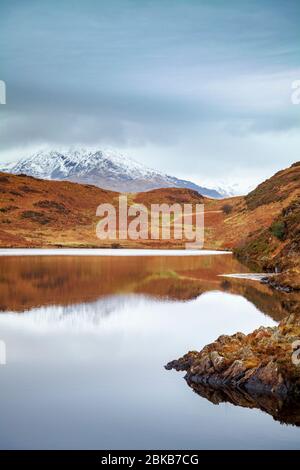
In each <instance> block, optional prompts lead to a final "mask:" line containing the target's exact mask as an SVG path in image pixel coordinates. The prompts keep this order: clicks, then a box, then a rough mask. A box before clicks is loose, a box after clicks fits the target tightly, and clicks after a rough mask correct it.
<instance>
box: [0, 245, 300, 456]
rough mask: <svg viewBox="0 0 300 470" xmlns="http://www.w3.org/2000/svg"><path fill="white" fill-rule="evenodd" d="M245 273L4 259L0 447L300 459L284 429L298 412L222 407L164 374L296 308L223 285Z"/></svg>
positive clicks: (291, 433) (211, 261) (0, 273)
mask: <svg viewBox="0 0 300 470" xmlns="http://www.w3.org/2000/svg"><path fill="white" fill-rule="evenodd" d="M246 272H247V269H246V268H245V267H244V266H242V265H240V264H239V263H238V262H237V261H236V260H235V259H233V257H232V256H231V255H228V254H227V255H207V256H172V257H170V256H146V257H143V256H134V257H132V256H131V257H127V256H120V257H119V256H105V257H101V256H97V257H94V256H80V257H78V256H51V257H48V256H30V257H28V256H7V257H6V256H4V257H1V258H0V311H1V313H0V339H1V340H2V341H4V342H5V345H6V354H7V358H6V359H7V363H6V365H1V366H0V386H1V400H0V416H1V420H0V447H1V448H4V449H40V448H43V449H57V448H69V449H75V448H87V449H93V448H100V449H115V448H118V449H126V448H131V449H137V448H145V449H215V448H219V449H221V448H222V449H232V448H235V449H246V448H256V449H284V448H294V449H296V448H300V428H299V427H297V426H292V425H289V424H282V423H281V422H280V421H284V422H285V423H289V422H294V421H295V420H294V419H293V416H291V413H292V415H293V413H298V411H297V410H295V411H293V410H292V411H291V410H289V412H288V415H287V416H286V414H284V413H282V414H283V415H284V419H282V414H281V415H280V414H279V415H278V406H279V407H280V404H279V405H278V404H276V406H273V405H272V404H271V405H270V406H268V405H266V406H265V408H264V409H265V411H267V412H264V411H262V410H261V408H262V407H261V406H260V407H259V406H254V407H252V409H250V408H247V407H245V406H234V405H232V404H231V403H220V404H219V405H215V404H213V403H212V402H211V401H209V400H207V399H206V398H203V397H200V396H199V395H197V394H196V393H194V392H193V391H192V390H191V389H190V388H189V387H188V386H187V384H186V382H185V380H184V379H183V375H184V374H183V373H178V372H174V371H166V370H165V369H164V365H165V364H166V363H167V362H169V361H170V360H172V359H175V358H178V357H179V356H181V355H182V354H184V353H186V352H187V351H189V350H192V349H197V350H199V349H201V348H202V347H203V346H204V345H205V344H207V343H210V342H212V341H213V340H215V339H216V338H217V337H218V336H219V335H221V334H233V333H235V332H236V331H243V332H244V333H247V332H250V331H252V330H253V329H255V328H256V327H258V326H260V325H270V326H272V325H275V324H276V322H278V321H279V320H280V319H281V318H283V317H284V316H285V315H287V314H288V313H289V311H291V310H293V309H295V308H297V305H298V302H299V299H298V298H297V296H296V295H295V294H294V295H293V294H290V295H289V294H279V293H277V292H274V291H271V290H270V289H269V288H268V287H267V286H265V285H262V284H260V283H259V282H257V281H255V280H247V279H236V278H224V277H221V276H220V275H221V274H226V273H228V274H232V273H246ZM272 415H273V416H272ZM274 418H276V420H275V419H274Z"/></svg>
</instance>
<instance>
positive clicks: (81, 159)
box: [0, 149, 224, 198]
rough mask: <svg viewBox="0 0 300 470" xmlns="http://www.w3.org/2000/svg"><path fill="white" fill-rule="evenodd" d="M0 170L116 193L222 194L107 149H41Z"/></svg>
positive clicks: (220, 195) (212, 195)
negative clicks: (177, 190) (181, 190)
mask: <svg viewBox="0 0 300 470" xmlns="http://www.w3.org/2000/svg"><path fill="white" fill-rule="evenodd" d="M0 171H3V172H7V173H13V174H25V175H28V176H34V177H36V178H41V179H52V180H68V181H73V182H76V183H84V184H93V185H95V186H98V187H100V188H104V189H110V190H114V191H120V192H140V191H147V190H150V189H156V188H166V187H178V188H188V189H194V190H196V191H198V192H199V193H200V194H202V195H204V196H209V197H214V198H221V197H224V195H223V194H221V193H220V192H218V191H217V190H215V189H209V188H205V187H201V186H198V185H197V184H195V183H192V182H191V181H187V180H182V179H178V178H176V177H174V176H170V175H167V174H165V173H162V172H159V171H156V170H153V169H151V168H148V167H146V166H144V165H142V164H140V163H138V162H136V161H135V160H133V159H131V158H128V157H126V156H124V155H121V154H118V153H116V152H114V151H111V150H105V151H104V150H91V149H75V150H73V149H71V150H70V149H69V150H66V151H65V150H64V151H58V150H50V151H45V150H42V151H39V152H37V153H35V154H33V155H31V156H29V157H23V158H21V159H20V160H19V161H17V162H13V163H9V164H7V165H2V166H0Z"/></svg>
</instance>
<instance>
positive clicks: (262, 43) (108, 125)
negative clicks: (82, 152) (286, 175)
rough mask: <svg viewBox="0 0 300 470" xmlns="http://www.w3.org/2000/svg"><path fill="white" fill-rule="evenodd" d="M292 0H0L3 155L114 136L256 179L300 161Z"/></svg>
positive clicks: (168, 166) (183, 167) (192, 166)
mask: <svg viewBox="0 0 300 470" xmlns="http://www.w3.org/2000/svg"><path fill="white" fill-rule="evenodd" d="M299 17H300V3H299V2H298V1H297V0H295V1H292V0H287V1H285V2H281V1H276V0H275V1H274V0H273V1H268V0H262V1H258V0H254V1H250V0H249V1H247V0H246V1H243V2H241V1H236V0H233V1H231V2H230V3H229V2H225V1H221V0H216V1H215V2H211V1H208V0H207V1H199V0H197V1H193V0H186V1H183V0H152V1H150V0H149V1H147V0H145V1H142V0H139V1H137V0H110V1H108V0H105V1H92V0H87V1H85V2H82V1H79V0H78V1H76V0H75V1H74V0H73V1H71V0H63V1H56V0H52V1H51V2H50V1H48V2H40V1H37V0H36V1H33V0H28V1H27V2H22V1H21V0H19V1H12V0H2V1H1V3H0V44H1V50H0V63H1V77H0V78H1V79H2V80H5V82H6V85H7V104H6V105H5V106H1V107H0V158H1V160H2V161H5V160H7V159H10V158H13V157H15V156H18V155H21V154H23V153H26V152H28V151H30V149H31V148H36V147H38V146H42V145H45V144H46V145H51V146H55V145H76V144H80V145H82V144H83V145H84V144H86V145H99V146H100V147H101V146H110V147H116V148H118V149H119V150H122V151H125V152H127V153H129V154H131V155H132V156H134V157H135V158H136V159H138V160H140V161H141V162H144V163H146V164H147V165H152V166H155V167H158V168H159V169H162V170H166V171H168V172H169V173H173V174H176V175H178V176H182V177H193V179H194V180H196V181H198V182H201V181H203V180H204V179H210V180H213V179H214V178H215V179H220V178H223V179H226V178H227V177H228V178H229V177H230V178H236V179H237V178H239V177H241V178H244V179H245V180H247V179H248V180H249V182H251V181H253V182H254V180H255V181H256V180H258V179H260V178H261V177H264V176H266V175H267V174H270V173H272V171H274V170H276V169H278V168H281V167H284V166H287V165H288V164H290V163H291V162H293V161H295V160H297V159H299V156H298V155H297V153H298V150H297V149H299V144H300V134H299V127H300V106H295V105H292V104H291V86H292V82H293V81H294V80H296V79H300V67H299V56H300V50H299V49H300V46H299V40H298V34H299V25H298V18H299Z"/></svg>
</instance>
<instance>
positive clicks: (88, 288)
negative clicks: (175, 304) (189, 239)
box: [0, 255, 300, 321]
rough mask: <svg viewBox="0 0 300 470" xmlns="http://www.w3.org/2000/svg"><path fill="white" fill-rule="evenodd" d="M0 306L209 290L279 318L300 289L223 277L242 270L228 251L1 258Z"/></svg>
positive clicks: (169, 296) (175, 296)
mask: <svg viewBox="0 0 300 470" xmlns="http://www.w3.org/2000/svg"><path fill="white" fill-rule="evenodd" d="M0 267H1V275H0V311H2V312H5V311H13V312H23V311H25V310H29V309H32V308H35V307H40V306H47V305H61V306H67V305H74V304H82V303H91V302H94V301H96V300H99V299H103V298H106V297H110V296H115V295H120V294H121V295H125V294H142V295H146V296H150V297H153V298H157V299H160V300H162V301H163V300H173V301H188V300H192V299H195V298H197V297H198V296H199V295H201V294H203V293H205V292H209V291H222V292H227V293H231V294H235V295H241V296H243V297H245V298H246V299H247V300H249V301H250V302H252V303H253V304H254V305H255V306H256V307H257V308H258V309H259V310H260V311H261V312H263V313H264V314H267V315H269V316H270V317H271V318H272V319H274V320H275V321H279V320H280V319H281V318H283V317H284V316H285V315H287V314H288V313H290V312H292V311H295V310H296V309H297V308H298V306H299V301H300V294H299V293H294V294H285V293H280V292H277V291H274V290H271V289H270V288H269V287H268V286H266V285H263V284H261V283H259V282H257V281H251V280H244V279H237V278H227V279H226V278H224V277H221V276H220V275H221V274H224V273H247V272H248V269H247V268H246V267H245V266H243V265H241V264H240V263H239V262H238V261H237V260H236V259H235V258H234V257H232V256H231V255H219V256H213V255H212V256H203V257H201V256H195V257H193V256H188V257H184V256H183V257H178V258H177V257H167V256H160V257H155V256H153V257H102V258H101V257H95V258H93V257H76V256H68V257H66V256H51V257H47V256H45V257H43V256H36V257H26V256H24V257H22V256H20V257H14V256H12V257H3V258H2V259H1V260H0Z"/></svg>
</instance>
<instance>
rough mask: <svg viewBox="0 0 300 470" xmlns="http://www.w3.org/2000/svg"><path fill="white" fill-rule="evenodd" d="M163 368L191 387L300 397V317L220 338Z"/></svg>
mask: <svg viewBox="0 0 300 470" xmlns="http://www.w3.org/2000/svg"><path fill="white" fill-rule="evenodd" d="M298 350H299V355H298ZM298 362H299V365H298ZM166 369H168V370H169V369H175V370H178V371H186V372H187V373H186V376H185V379H186V380H187V382H188V384H189V385H193V386H198V387H200V386H207V387H210V388H213V389H214V390H228V389H229V390H238V391H241V392H246V393H247V394H250V395H252V394H271V395H276V396H278V397H287V396H293V397H298V396H299V397H300V317H299V316H297V315H295V314H292V315H290V316H289V317H287V318H286V319H284V320H283V321H282V322H281V323H280V324H279V325H278V326H276V327H273V328H270V327H267V328H265V327H260V328H259V329H257V330H255V331H254V332H253V333H250V334H248V335H244V334H243V333H236V334H234V335H232V336H226V335H222V336H220V337H219V338H218V339H217V340H216V341H215V342H214V343H211V344H209V345H207V346H205V347H204V348H203V349H202V351H200V352H197V351H192V352H189V353H187V354H186V355H185V356H183V357H182V358H180V359H178V360H175V361H172V362H169V364H167V365H166Z"/></svg>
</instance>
